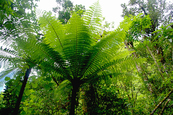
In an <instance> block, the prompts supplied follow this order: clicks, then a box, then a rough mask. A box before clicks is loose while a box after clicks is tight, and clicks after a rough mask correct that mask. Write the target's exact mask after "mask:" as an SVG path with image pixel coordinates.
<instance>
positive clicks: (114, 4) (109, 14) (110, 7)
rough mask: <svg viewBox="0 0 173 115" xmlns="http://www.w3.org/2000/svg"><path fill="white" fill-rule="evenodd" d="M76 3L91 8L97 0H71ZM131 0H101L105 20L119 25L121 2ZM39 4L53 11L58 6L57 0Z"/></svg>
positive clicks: (42, 1)
mask: <svg viewBox="0 0 173 115" xmlns="http://www.w3.org/2000/svg"><path fill="white" fill-rule="evenodd" d="M71 1H72V2H73V4H74V5H76V4H78V5H79V4H82V5H84V6H85V8H86V9H88V8H89V6H91V5H92V4H93V3H95V2H97V0H71ZM128 1H129V0H99V3H100V5H101V8H102V15H103V17H105V20H106V21H108V22H109V23H111V22H114V23H115V27H118V25H119V23H120V22H121V21H122V20H123V18H122V17H121V14H122V8H121V4H123V3H128ZM37 4H38V9H40V10H46V11H52V8H53V7H56V6H57V3H56V0H40V2H38V3H37Z"/></svg>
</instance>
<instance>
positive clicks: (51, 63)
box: [16, 38, 70, 77]
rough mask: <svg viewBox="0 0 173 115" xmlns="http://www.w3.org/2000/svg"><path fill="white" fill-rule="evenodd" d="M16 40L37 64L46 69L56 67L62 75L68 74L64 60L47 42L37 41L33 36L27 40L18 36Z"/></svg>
mask: <svg viewBox="0 0 173 115" xmlns="http://www.w3.org/2000/svg"><path fill="white" fill-rule="evenodd" d="M16 42H17V44H20V45H19V47H20V48H21V49H24V51H25V52H26V53H27V55H28V56H29V57H30V58H31V60H33V61H35V63H36V64H37V65H38V66H39V65H41V67H43V68H44V69H46V70H50V68H52V69H53V70H55V69H56V71H57V72H58V73H60V74H61V75H63V76H68V77H69V76H70V75H69V72H68V71H67V70H66V68H65V67H66V66H67V64H66V62H65V60H64V59H63V58H62V57H61V55H60V54H59V53H58V52H56V51H54V50H53V48H51V47H50V46H48V45H47V44H44V43H40V42H37V40H36V39H35V38H30V39H28V40H23V39H20V38H18V39H16Z"/></svg>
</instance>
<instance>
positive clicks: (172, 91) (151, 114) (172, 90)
mask: <svg viewBox="0 0 173 115" xmlns="http://www.w3.org/2000/svg"><path fill="white" fill-rule="evenodd" d="M171 93H173V89H171V91H170V92H169V93H168V94H167V96H166V97H165V98H164V99H163V100H162V101H160V102H159V104H158V105H157V106H156V107H155V108H154V110H153V111H152V112H151V113H150V115H153V114H154V112H155V111H156V110H157V109H158V108H159V107H160V105H161V104H162V103H163V102H164V101H165V100H166V99H167V98H168V97H169V96H170V95H171Z"/></svg>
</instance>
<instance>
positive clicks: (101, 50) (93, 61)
mask: <svg viewBox="0 0 173 115" xmlns="http://www.w3.org/2000/svg"><path fill="white" fill-rule="evenodd" d="M116 37H117V32H112V33H111V34H110V35H107V36H106V37H105V38H103V39H102V40H101V41H100V42H98V43H97V44H96V45H94V46H93V47H92V48H91V50H90V51H89V52H88V54H87V55H88V56H87V57H86V58H85V60H86V61H85V63H87V65H86V66H85V68H84V69H83V75H84V76H87V74H91V73H93V72H94V71H95V70H97V68H99V67H100V66H102V65H105V64H106V63H108V62H111V61H113V59H114V56H116V54H117V53H118V52H117V50H118V49H119V48H120V46H121V45H120V44H122V41H121V39H116Z"/></svg>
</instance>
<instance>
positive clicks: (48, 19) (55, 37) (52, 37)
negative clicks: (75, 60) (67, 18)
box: [39, 12, 65, 53]
mask: <svg viewBox="0 0 173 115" xmlns="http://www.w3.org/2000/svg"><path fill="white" fill-rule="evenodd" d="M39 23H40V27H41V29H42V31H43V34H44V37H45V39H44V42H45V43H46V44H49V45H50V46H51V47H52V48H54V50H55V51H58V52H59V53H61V52H62V50H63V41H64V35H65V34H64V26H63V25H62V24H61V22H60V21H58V20H57V19H56V17H53V16H51V13H46V12H45V13H44V14H43V16H42V17H40V18H39Z"/></svg>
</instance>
